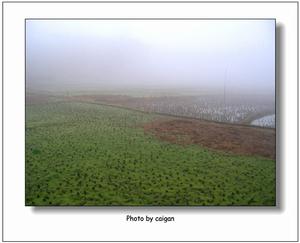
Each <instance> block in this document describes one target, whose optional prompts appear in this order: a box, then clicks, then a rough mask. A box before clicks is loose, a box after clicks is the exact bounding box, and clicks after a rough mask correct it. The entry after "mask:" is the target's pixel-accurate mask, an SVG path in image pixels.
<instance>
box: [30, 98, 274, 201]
mask: <svg viewBox="0 0 300 243" xmlns="http://www.w3.org/2000/svg"><path fill="white" fill-rule="evenodd" d="M160 118H164V117H163V116H159V115H155V114H145V113H142V112H138V111H131V110H126V109H121V108H116V107H111V106H104V105H97V104H85V103H77V102H60V103H59V102H57V103H55V102H54V103H48V104H47V103H45V104H32V105H27V106H26V199H25V200H26V205H28V206H51V205H52V206H53V205H74V206H75V205H93V206H106V205H119V206H120V205H128V206H135V205H144V206H146V205H149V206H160V205H165V206H187V205H194V206H196V205H198V206H203V205H209V206H217V205H235V206H238V205H245V206H247V205H275V185H276V183H275V161H274V160H271V159H266V158H263V157H259V156H242V155H234V154H229V153H225V152H216V151H212V150H209V149H205V148H201V147H199V146H196V145H189V146H180V145H176V144H171V143H167V142H164V141H160V140H158V139H157V138H155V137H152V136H151V135H149V134H145V133H144V130H143V127H142V125H143V124H145V123H147V122H150V121H153V120H156V119H160ZM165 118H167V116H166V117H165Z"/></svg>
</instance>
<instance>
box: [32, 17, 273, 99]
mask: <svg viewBox="0 0 300 243" xmlns="http://www.w3.org/2000/svg"><path fill="white" fill-rule="evenodd" d="M26 84H27V89H29V90H30V89H32V90H76V89H77V90H90V89H117V88H143V87H145V88H172V89H173V88H195V89H196V88H197V89H198V88H199V89H201V88H212V89H220V90H223V87H224V85H225V86H226V89H227V90H228V91H229V90H236V91H239V90H240V91H249V92H260V93H269V94H274V92H275V21H272V20H76V21H75V20H27V21H26Z"/></svg>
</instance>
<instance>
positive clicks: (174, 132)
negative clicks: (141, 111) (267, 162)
mask: <svg viewBox="0 0 300 243" xmlns="http://www.w3.org/2000/svg"><path fill="white" fill-rule="evenodd" d="M144 130H145V132H146V133H151V134H153V135H155V136H156V137H157V138H159V139H161V140H165V141H168V142H171V143H176V144H181V145H188V144H198V145H201V146H203V147H207V148H210V149H215V150H221V151H226V152H232V153H235V154H243V155H259V156H263V157H266V158H270V159H275V156H276V149H275V147H276V142H275V129H266V128H257V127H250V126H239V125H230V124H222V123H216V122H206V121H200V120H192V119H175V120H167V121H163V120H158V121H155V122H152V123H148V124H146V125H144Z"/></svg>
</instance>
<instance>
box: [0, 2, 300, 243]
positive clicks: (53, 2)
mask: <svg viewBox="0 0 300 243" xmlns="http://www.w3.org/2000/svg"><path fill="white" fill-rule="evenodd" d="M4 3H297V20H298V22H297V39H298V40H299V3H298V1H276V2H274V1H273V2H271V1H211V2H210V1H102V2H99V1H75V2H72V1H44V2H41V1H26V2H23V1H12V2H9V1H4V2H2V53H4V52H3V51H4V43H3V33H4V31H3V26H4V24H3V20H4V17H3V13H4ZM76 19H79V20H96V19H97V20H275V23H276V19H275V18H26V19H25V47H26V20H76ZM3 59H4V55H3V54H2V71H3V67H4V64H3ZM25 60H26V48H25ZM297 63H298V64H299V42H297ZM276 67H277V65H276V24H275V107H276V92H277V89H276V82H277V77H276ZM297 80H298V83H297V88H298V90H297V101H298V104H297V107H298V108H299V106H298V105H299V93H298V91H299V69H297ZM3 81H4V75H3V72H2V132H4V129H3V128H4V124H3V108H4V105H3V100H4V98H3V97H4V91H3V90H4V89H3V87H4V82H3ZM25 94H26V61H25ZM25 98H26V96H25ZM25 105H26V99H25ZM276 108H277V107H276ZM276 110H277V109H275V117H276ZM25 121H26V112H25ZM297 121H298V123H297V130H298V131H299V110H297ZM275 129H276V131H277V127H276V123H275ZM3 141H4V136H3V133H2V152H3V147H4V144H3ZM297 144H299V134H298V132H297ZM3 158H4V157H3V153H2V241H3V242H104V241H4V235H3V233H4V206H3V201H4V200H3V181H4V180H3V175H4V173H3V166H4V163H3V162H4V161H3ZM297 161H299V150H298V151H297ZM276 163H277V162H276ZM297 169H298V170H297V182H298V185H299V164H298V163H297ZM276 175H277V171H276ZM297 189H298V190H297V202H298V204H297V226H298V225H299V186H297ZM276 192H277V178H276ZM276 194H277V193H276ZM277 204H278V199H277V195H276V205H277ZM63 207H64V206H63ZM67 207H69V206H67ZM75 207H76V206H75ZM91 207H95V206H91ZM97 207H98V206H97ZM99 207H115V206H99ZM116 207H118V206H116ZM122 207H125V208H127V207H132V206H122ZM138 207H139V208H143V207H146V208H147V207H149V206H138ZM152 207H158V206H152ZM167 207H172V208H173V207H178V208H182V207H187V206H167ZM167 207H166V206H159V208H167ZM188 207H190V206H188ZM194 207H201V208H202V207H211V206H194ZM212 207H215V206H212ZM226 207H227V206H226ZM234 207H244V206H234ZM234 207H230V208H234ZM246 207H247V206H246ZM251 207H252V206H251ZM258 207H261V206H258ZM218 208H220V207H218ZM297 229H298V230H297V241H260V242H298V241H299V227H297ZM105 242H204V241H105ZM206 242H258V241H206Z"/></svg>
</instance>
